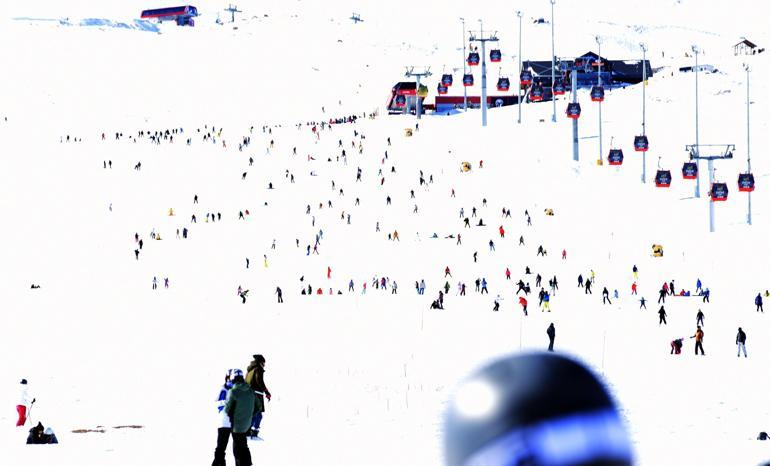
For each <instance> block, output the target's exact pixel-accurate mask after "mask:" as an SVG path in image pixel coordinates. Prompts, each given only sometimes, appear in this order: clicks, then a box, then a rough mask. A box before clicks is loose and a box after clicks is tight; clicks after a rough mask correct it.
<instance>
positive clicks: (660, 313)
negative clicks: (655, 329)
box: [658, 306, 700, 328]
mask: <svg viewBox="0 0 770 466" xmlns="http://www.w3.org/2000/svg"><path fill="white" fill-rule="evenodd" d="M658 316H660V319H659V320H658V325H660V324H665V325H668V322H666V310H665V309H664V308H663V306H660V310H659V311H658ZM698 328H700V327H698Z"/></svg>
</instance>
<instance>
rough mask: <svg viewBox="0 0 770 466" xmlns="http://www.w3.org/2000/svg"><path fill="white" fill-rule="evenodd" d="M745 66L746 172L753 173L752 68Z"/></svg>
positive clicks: (749, 222) (749, 193)
mask: <svg viewBox="0 0 770 466" xmlns="http://www.w3.org/2000/svg"><path fill="white" fill-rule="evenodd" d="M743 68H744V69H745V70H746V164H747V166H748V168H747V171H746V173H751V114H750V113H749V108H750V105H751V93H750V90H749V89H750V88H749V72H750V71H751V69H750V68H749V65H748V64H744V65H743ZM747 194H748V195H749V212H748V214H747V216H746V223H748V224H749V225H751V191H749V192H748V193H747Z"/></svg>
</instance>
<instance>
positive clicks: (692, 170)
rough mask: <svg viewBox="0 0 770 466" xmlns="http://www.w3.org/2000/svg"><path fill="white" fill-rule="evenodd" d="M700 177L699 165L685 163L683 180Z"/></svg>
mask: <svg viewBox="0 0 770 466" xmlns="http://www.w3.org/2000/svg"><path fill="white" fill-rule="evenodd" d="M697 177H698V164H697V163H695V162H685V163H684V165H682V178H684V179H685V180H694V179H695V178H697Z"/></svg>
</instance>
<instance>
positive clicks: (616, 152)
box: [607, 149, 623, 165]
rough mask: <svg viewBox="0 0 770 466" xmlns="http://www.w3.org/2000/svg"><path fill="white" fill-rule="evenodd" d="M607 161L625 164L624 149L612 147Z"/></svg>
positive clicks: (612, 163)
mask: <svg viewBox="0 0 770 466" xmlns="http://www.w3.org/2000/svg"><path fill="white" fill-rule="evenodd" d="M607 161H608V162H609V164H610V165H623V149H610V153H609V155H607Z"/></svg>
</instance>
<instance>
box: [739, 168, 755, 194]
mask: <svg viewBox="0 0 770 466" xmlns="http://www.w3.org/2000/svg"><path fill="white" fill-rule="evenodd" d="M738 191H741V192H744V193H750V192H752V191H754V175H753V174H751V173H741V174H740V175H738Z"/></svg>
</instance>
